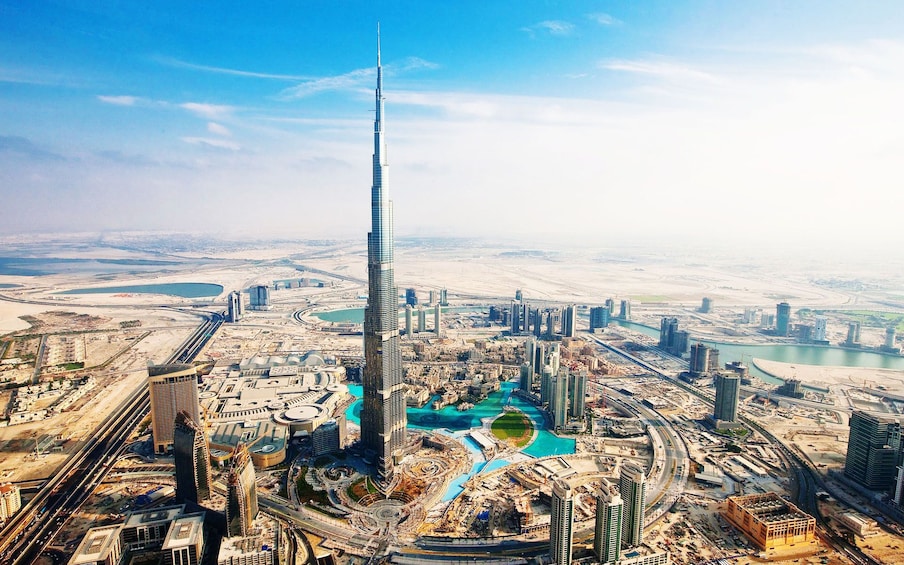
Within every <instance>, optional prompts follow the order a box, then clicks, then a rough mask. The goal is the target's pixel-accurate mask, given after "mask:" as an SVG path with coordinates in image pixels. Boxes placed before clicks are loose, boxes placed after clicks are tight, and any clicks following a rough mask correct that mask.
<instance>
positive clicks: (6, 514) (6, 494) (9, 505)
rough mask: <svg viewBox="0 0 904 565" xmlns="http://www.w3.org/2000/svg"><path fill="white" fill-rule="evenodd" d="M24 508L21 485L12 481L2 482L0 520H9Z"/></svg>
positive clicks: (0, 488) (0, 485)
mask: <svg viewBox="0 0 904 565" xmlns="http://www.w3.org/2000/svg"><path fill="white" fill-rule="evenodd" d="M20 508H22V495H21V493H20V492H19V487H18V486H17V485H14V484H12V483H3V484H0V521H6V520H9V519H10V518H11V517H12V516H13V514H15V513H16V512H18V511H19V509H20Z"/></svg>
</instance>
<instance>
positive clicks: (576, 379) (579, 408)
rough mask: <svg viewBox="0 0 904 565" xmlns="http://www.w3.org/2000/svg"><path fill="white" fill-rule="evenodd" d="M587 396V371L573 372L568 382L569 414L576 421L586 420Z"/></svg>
mask: <svg viewBox="0 0 904 565" xmlns="http://www.w3.org/2000/svg"><path fill="white" fill-rule="evenodd" d="M586 396H587V371H584V370H581V371H571V373H570V375H569V382H568V414H569V415H570V416H571V417H572V418H574V419H576V420H583V419H584V406H585V403H586Z"/></svg>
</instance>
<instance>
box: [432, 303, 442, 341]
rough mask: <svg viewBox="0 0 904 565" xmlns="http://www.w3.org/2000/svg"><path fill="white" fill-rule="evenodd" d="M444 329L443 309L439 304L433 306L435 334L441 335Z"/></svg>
mask: <svg viewBox="0 0 904 565" xmlns="http://www.w3.org/2000/svg"><path fill="white" fill-rule="evenodd" d="M442 327H443V308H442V306H440V305H439V302H437V303H436V304H435V305H434V306H433V333H435V334H436V335H439V334H440V333H441V332H442Z"/></svg>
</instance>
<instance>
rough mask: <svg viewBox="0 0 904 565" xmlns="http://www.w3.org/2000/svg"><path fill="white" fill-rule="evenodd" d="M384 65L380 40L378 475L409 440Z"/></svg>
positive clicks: (373, 295) (370, 311)
mask: <svg viewBox="0 0 904 565" xmlns="http://www.w3.org/2000/svg"><path fill="white" fill-rule="evenodd" d="M383 102H384V100H383V68H382V65H381V63H380V47H379V37H378V43H377V89H376V117H375V118H374V154H373V186H372V187H371V201H370V204H371V231H370V233H369V234H368V235H367V287H368V294H367V306H366V308H365V309H364V363H365V365H364V375H363V379H362V381H363V382H362V384H363V388H364V400H363V403H362V407H361V442H362V444H363V447H364V450H365V452H366V453H367V454H368V455H370V456H372V457H373V458H374V463H375V465H376V471H377V478H378V479H379V480H382V481H384V482H386V481H390V480H391V479H392V476H393V469H394V464H395V462H394V457H393V456H394V455H398V454H399V453H400V451H401V448H402V447H403V445H404V443H405V427H406V425H407V416H406V414H405V390H404V388H403V382H402V354H401V352H400V351H399V304H398V302H399V299H398V297H399V291H398V288H396V285H395V275H394V272H393V236H392V201H391V200H390V199H389V194H388V173H389V167H388V165H387V162H386V146H385V140H384V137H383Z"/></svg>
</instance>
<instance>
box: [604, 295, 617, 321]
mask: <svg viewBox="0 0 904 565" xmlns="http://www.w3.org/2000/svg"><path fill="white" fill-rule="evenodd" d="M606 308H607V309H608V310H609V317H610V318H611V317H612V316H614V315H615V300H613V299H611V298H607V299H606Z"/></svg>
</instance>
